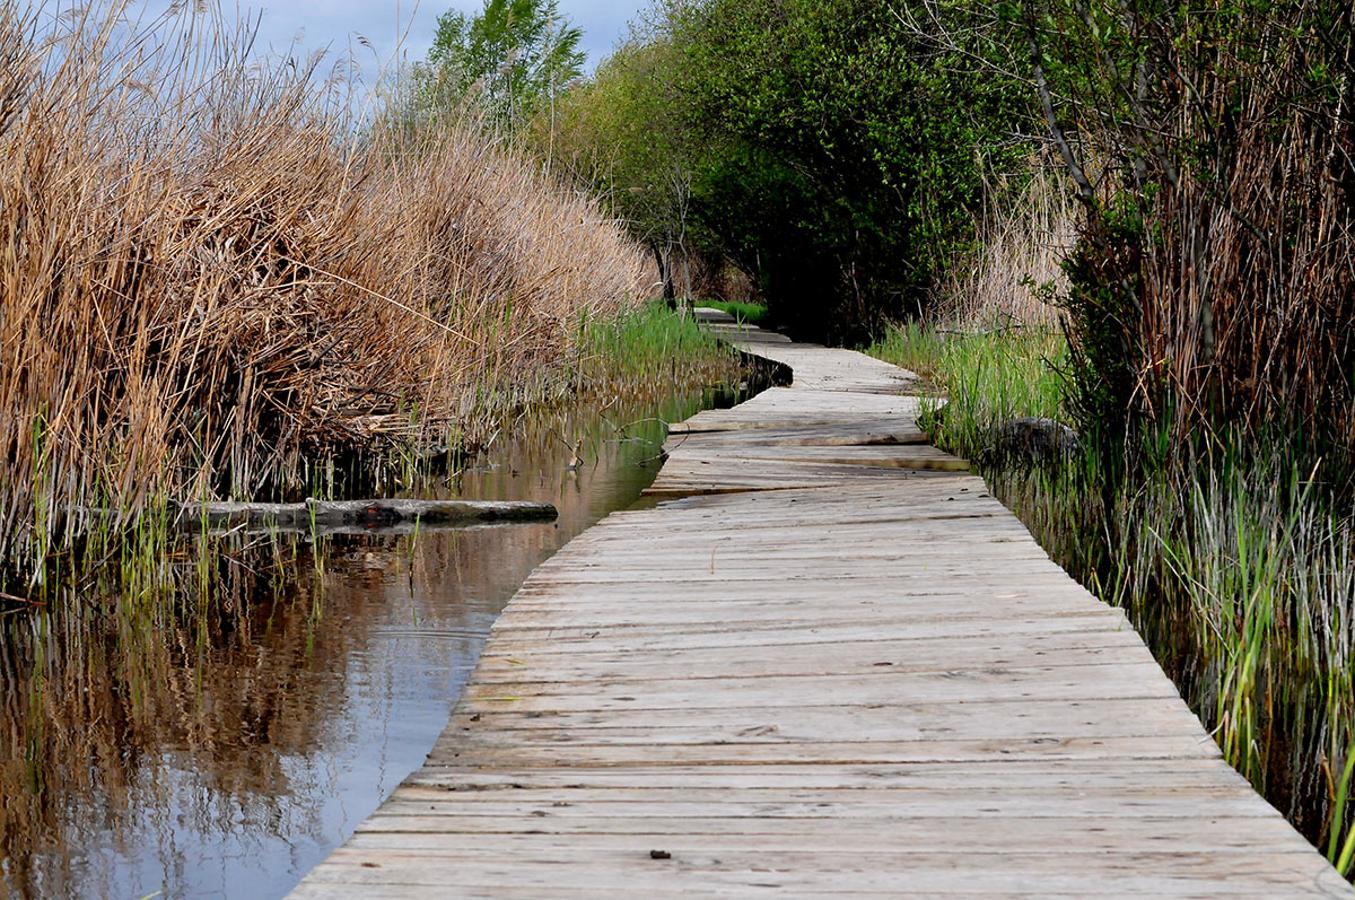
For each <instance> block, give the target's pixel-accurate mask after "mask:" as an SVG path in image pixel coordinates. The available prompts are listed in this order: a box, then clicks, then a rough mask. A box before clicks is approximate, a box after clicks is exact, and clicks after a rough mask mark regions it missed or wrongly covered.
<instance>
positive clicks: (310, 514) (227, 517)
mask: <svg viewBox="0 0 1355 900" xmlns="http://www.w3.org/2000/svg"><path fill="white" fill-rule="evenodd" d="M558 515H559V513H558V512H557V511H556V509H555V507H554V506H552V505H551V504H549V503H535V502H532V501H527V500H399V499H390V500H306V501H304V502H302V503H234V502H221V503H218V502H204V503H186V504H184V505H183V506H182V507H181V508H180V510H179V517H178V520H179V524H180V525H181V526H183V527H185V528H195V527H200V526H203V525H205V526H206V527H208V528H222V527H233V526H239V525H243V526H245V527H246V528H262V527H276V528H283V529H295V528H312V527H315V528H326V529H331V528H336V527H339V526H345V525H349V526H351V525H357V526H366V527H385V526H392V525H398V524H401V523H413V522H419V523H422V524H425V525H469V524H474V523H476V522H548V521H551V520H553V519H555V518H556V516H558Z"/></svg>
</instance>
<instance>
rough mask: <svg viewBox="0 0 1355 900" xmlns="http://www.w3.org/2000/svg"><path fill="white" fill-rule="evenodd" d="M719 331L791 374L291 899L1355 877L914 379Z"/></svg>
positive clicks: (602, 533)
mask: <svg viewBox="0 0 1355 900" xmlns="http://www.w3.org/2000/svg"><path fill="white" fill-rule="evenodd" d="M718 327H719V328H720V329H721V330H722V332H723V333H724V334H725V336H726V337H727V338H728V339H730V340H735V341H739V342H741V343H742V345H743V348H744V349H745V350H746V351H748V352H751V353H756V354H759V355H762V356H765V357H767V358H770V359H774V360H776V361H778V362H782V363H785V364H786V365H788V366H790V367H791V368H792V369H793V370H794V372H795V381H794V383H793V384H792V385H791V386H790V387H789V388H775V389H772V390H769V391H766V392H764V393H763V394H761V395H759V396H758V397H756V398H754V399H752V400H750V401H749V402H747V403H745V404H743V405H741V406H738V407H736V408H734V409H731V410H719V411H714V410H713V411H708V412H703V413H700V414H698V415H696V416H694V417H693V418H692V419H691V420H689V421H688V422H686V423H683V424H681V425H678V426H675V427H674V428H673V430H672V433H671V435H670V437H669V440H668V443H667V447H666V450H667V453H668V460H667V462H666V464H665V465H664V468H663V470H662V471H661V472H660V474H659V476H658V479H657V480H656V481H655V483H654V486H653V487H652V488H651V491H650V492H651V493H652V494H653V495H656V496H658V497H661V498H670V499H666V500H664V501H663V502H660V503H659V504H658V505H657V506H655V507H653V508H647V509H639V508H637V509H634V510H628V511H623V512H618V513H614V514H612V515H611V516H609V517H607V518H606V519H605V520H604V521H603V522H601V523H600V524H598V525H597V526H596V527H594V528H592V529H590V530H589V531H587V532H585V533H584V534H582V535H580V536H579V537H578V538H576V539H575V540H574V541H572V542H571V543H570V544H569V545H568V546H566V547H565V548H564V549H563V550H562V551H560V552H559V553H558V554H556V555H555V556H554V557H553V558H552V559H550V560H549V561H547V562H546V563H544V564H543V565H542V566H540V567H539V568H538V569H537V570H536V571H535V572H534V573H533V574H532V575H531V576H530V577H529V578H528V580H527V582H526V583H525V584H524V585H523V586H522V589H521V590H520V591H519V593H518V594H517V596H516V597H515V598H514V599H513V601H512V602H511V603H510V604H509V605H508V607H507V609H506V610H505V611H504V613H503V615H502V616H501V617H500V619H499V621H498V623H497V624H496V625H495V627H494V630H493V632H492V634H491V636H490V639H489V641H488V644H487V645H486V647H485V650H484V654H483V656H482V658H481V660H480V662H479V665H478V666H477V668H476V670H475V672H474V674H473V675H472V677H471V679H470V683H469V684H468V685H467V687H466V689H465V692H464V694H463V696H462V698H461V701H460V703H459V704H458V705H457V707H456V709H455V711H454V712H453V715H452V717H451V721H450V722H449V724H448V727H447V729H446V731H445V732H444V733H443V735H442V737H441V738H440V739H439V740H438V742H437V745H436V746H435V748H434V749H433V752H432V753H431V754H430V755H429V757H428V760H427V762H426V764H425V765H424V767H423V768H422V769H420V770H419V771H417V772H415V773H414V774H413V775H412V776H411V777H410V778H409V779H408V780H407V781H406V782H405V784H404V785H402V786H401V787H400V788H399V789H397V790H396V791H395V793H394V794H393V795H392V796H391V797H390V798H389V799H388V800H387V801H386V802H385V804H384V805H383V806H382V807H381V808H380V809H379V810H377V812H376V813H375V814H374V815H372V816H371V817H370V818H369V819H367V821H365V822H364V823H363V824H362V825H361V826H360V827H359V829H358V832H357V834H355V835H354V836H353V837H352V839H351V840H349V841H348V843H347V844H345V845H344V846H343V847H342V848H340V849H339V850H337V851H335V853H334V854H333V855H332V856H330V858H329V859H328V860H326V861H325V862H324V863H323V864H321V865H320V866H319V867H317V868H316V869H315V870H314V871H313V872H311V873H310V874H309V875H308V876H307V878H306V879H305V880H304V881H303V882H302V883H301V885H300V886H299V887H298V888H297V889H296V893H295V895H296V896H298V897H347V896H353V897H368V896H390V897H433V896H438V897H443V896H468V897H472V896H474V897H479V896H485V897H515V896H530V897H541V896H561V897H575V896H587V897H596V896H613V895H615V896H632V895H636V894H640V893H643V894H645V895H653V896H662V897H668V896H679V895H688V894H736V895H742V894H766V893H768V892H769V891H776V892H779V893H781V894H788V895H791V896H822V895H836V894H858V895H878V896H898V895H903V894H907V895H916V894H938V895H940V894H945V895H963V894H972V895H983V896H996V895H1007V896H1020V895H1030V896H1035V895H1038V896H1042V897H1058V896H1067V897H1085V896H1088V895H1091V894H1113V895H1125V896H1149V895H1151V896H1179V897H1186V896H1190V897H1205V896H1257V897H1260V896H1267V897H1272V896H1297V895H1313V896H1333V897H1335V896H1345V897H1349V896H1353V895H1355V892H1352V891H1351V889H1350V887H1349V885H1347V884H1346V883H1345V881H1343V880H1342V879H1341V878H1340V877H1339V876H1338V875H1337V874H1336V872H1335V870H1333V869H1332V867H1331V866H1330V865H1328V864H1327V862H1326V861H1325V860H1324V859H1323V858H1322V857H1321V856H1320V855H1319V854H1318V853H1317V852H1316V851H1315V850H1314V849H1313V848H1312V847H1311V846H1310V845H1309V844H1308V843H1307V842H1306V841H1305V840H1304V839H1303V838H1302V837H1301V836H1300V835H1299V834H1298V833H1296V832H1295V831H1294V830H1293V829H1292V828H1291V827H1290V826H1289V825H1288V823H1286V822H1285V820H1284V819H1283V817H1281V816H1280V814H1279V813H1278V812H1276V811H1275V810H1274V809H1273V808H1271V807H1270V806H1269V805H1268V804H1267V803H1266V802H1265V801H1264V800H1263V799H1262V798H1261V797H1259V796H1258V795H1257V794H1256V793H1255V792H1254V791H1253V790H1252V789H1251V787H1250V786H1249V785H1248V784H1247V783H1246V781H1245V780H1244V779H1242V778H1241V777H1240V776H1239V775H1237V773H1235V772H1234V771H1233V770H1232V769H1230V768H1229V767H1228V766H1227V765H1226V764H1225V762H1224V761H1223V759H1222V758H1221V756H1220V755H1219V752H1218V750H1217V748H1216V746H1215V745H1214V743H1213V741H1212V740H1210V738H1209V736H1208V735H1206V734H1205V732H1204V730H1203V728H1201V726H1200V723H1199V722H1198V720H1196V718H1195V717H1194V716H1193V715H1192V714H1191V712H1190V711H1189V709H1187V707H1186V705H1185V704H1184V703H1183V702H1182V700H1181V699H1180V697H1179V695H1178V694H1177V692H1176V690H1175V689H1174V687H1173V686H1172V684H1171V683H1170V681H1169V680H1168V679H1167V678H1166V677H1165V676H1164V675H1163V673H1162V670H1161V669H1160V667H1158V665H1157V663H1156V662H1154V660H1153V658H1152V656H1151V655H1150V654H1149V652H1148V650H1147V648H1146V647H1145V646H1144V644H1143V642H1142V641H1141V640H1140V639H1139V637H1138V635H1136V634H1135V633H1134V631H1133V629H1132V628H1131V627H1130V626H1129V625H1128V624H1127V622H1126V621H1125V618H1124V616H1123V614H1122V613H1121V612H1120V611H1119V610H1116V609H1111V608H1109V607H1106V606H1104V605H1103V604H1101V603H1099V602H1098V601H1097V600H1095V599H1094V598H1093V597H1092V596H1091V595H1090V594H1088V593H1087V592H1086V591H1085V590H1083V589H1082V588H1081V587H1080V586H1078V585H1077V584H1076V583H1075V582H1073V580H1072V579H1070V578H1069V577H1068V576H1067V574H1065V573H1064V572H1063V571H1062V570H1061V569H1060V568H1059V567H1058V566H1057V565H1055V564H1054V563H1053V562H1051V561H1050V560H1049V558H1048V556H1046V555H1045V553H1044V552H1043V551H1042V550H1041V549H1040V548H1039V546H1038V545H1037V544H1036V543H1035V542H1034V540H1033V539H1032V538H1031V537H1030V535H1029V533H1028V532H1027V531H1026V529H1025V528H1024V527H1022V525H1021V524H1020V523H1019V522H1018V521H1017V520H1016V518H1015V517H1014V516H1012V515H1011V514H1010V513H1009V512H1008V511H1007V510H1006V509H1004V508H1003V507H1002V506H1001V505H1000V504H999V503H998V502H997V501H996V500H994V499H993V498H992V497H991V496H990V495H989V494H988V492H987V490H986V488H985V487H984V484H983V482H982V481H981V480H980V479H978V478H977V477H974V476H972V475H970V474H968V473H967V471H966V470H967V466H966V465H965V463H964V461H963V460H957V459H955V458H954V457H950V456H948V455H946V454H944V453H942V452H940V451H938V450H936V449H935V448H933V447H930V446H927V445H926V443H925V438H924V436H923V435H922V432H921V431H920V430H919V429H918V427H917V414H918V401H917V399H916V398H915V397H910V396H906V395H905V394H904V393H903V392H906V391H908V390H910V389H913V388H914V386H915V384H916V379H915V378H914V377H913V376H912V375H911V373H908V372H904V371H903V370H901V369H897V368H895V367H893V366H888V365H886V364H884V363H882V362H879V361H877V360H873V359H870V358H868V357H865V356H862V355H861V354H858V353H850V352H846V351H840V350H829V349H825V348H822V347H815V346H809V345H802V344H794V343H789V342H785V341H784V340H781V339H778V338H777V337H775V336H772V335H769V334H766V333H757V332H756V331H749V330H748V329H746V328H744V327H743V326H738V325H735V324H734V323H732V322H725V323H723V324H721V325H719V326H718Z"/></svg>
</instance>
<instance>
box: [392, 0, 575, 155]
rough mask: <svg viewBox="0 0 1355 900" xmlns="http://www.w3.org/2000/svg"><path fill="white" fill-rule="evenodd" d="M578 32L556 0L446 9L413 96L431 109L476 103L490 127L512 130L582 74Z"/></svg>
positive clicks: (489, 0) (492, 1)
mask: <svg viewBox="0 0 1355 900" xmlns="http://www.w3.org/2000/svg"><path fill="white" fill-rule="evenodd" d="M581 38H582V32H580V30H579V29H578V28H576V27H574V26H573V25H571V24H570V23H569V21H568V20H567V19H565V18H564V17H562V16H561V15H560V11H559V4H558V0H485V5H484V9H482V10H481V11H480V12H479V13H478V14H476V15H474V16H469V17H468V16H467V15H466V14H465V13H462V12H459V11H456V10H450V11H448V12H446V13H443V15H441V16H440V17H439V18H438V24H437V32H436V34H435V36H434V38H433V48H432V50H430V51H429V53H428V59H427V61H426V62H424V63H423V64H422V65H420V66H419V67H418V69H417V70H416V82H417V85H418V87H417V89H416V100H417V102H418V104H419V105H420V106H422V107H424V108H425V109H426V110H428V111H431V112H432V113H434V114H437V113H441V112H445V111H447V110H448V109H451V108H456V107H458V106H461V105H463V104H466V103H467V102H471V103H477V104H479V105H480V107H481V108H482V109H483V110H484V112H485V114H486V116H487V119H488V122H489V124H490V125H492V126H494V127H498V128H501V129H503V130H505V131H506V132H508V133H515V132H517V131H519V130H520V129H521V128H522V126H523V124H524V123H526V122H528V121H530V120H531V119H532V117H533V116H535V115H537V113H538V112H539V111H540V110H542V109H547V110H548V109H550V108H551V107H552V106H553V104H554V103H555V102H556V101H557V99H558V98H559V96H560V94H561V93H562V92H563V91H564V89H565V88H566V87H567V86H568V85H569V84H570V83H571V82H573V81H575V80H576V79H577V78H578V77H579V76H580V75H581V74H582V72H583V64H584V58H585V57H584V53H583V51H582V50H580V49H579V42H580V39H581Z"/></svg>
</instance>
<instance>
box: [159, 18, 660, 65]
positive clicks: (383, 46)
mask: <svg viewBox="0 0 1355 900" xmlns="http://www.w3.org/2000/svg"><path fill="white" fill-rule="evenodd" d="M641 2H642V0H560V12H561V13H563V14H564V15H565V16H566V17H567V18H569V20H570V21H572V22H573V23H574V25H576V26H578V27H579V28H581V29H582V30H583V48H584V50H585V51H587V53H588V64H587V68H588V70H589V71H591V70H592V68H593V67H594V66H596V65H597V63H598V61H599V60H601V59H602V58H603V57H604V56H606V55H607V54H608V52H610V50H611V48H612V46H613V45H614V44H615V43H616V41H617V39H618V38H619V37H620V36H621V35H622V34H623V33H624V32H625V29H626V23H627V22H629V21H630V20H631V19H632V18H634V17H635V16H636V15H637V13H638V12H639V10H640V7H641ZM167 5H168V2H167V0H160V2H158V3H157V2H153V0H146V2H144V7H145V8H147V9H155V8H156V7H160V8H164V7H165V6H167ZM227 5H228V4H226V3H223V6H227ZM239 6H240V9H241V11H242V12H245V11H249V12H251V13H252V14H253V15H260V16H261V18H260V22H259V42H260V44H261V45H262V46H263V47H264V48H268V47H271V48H272V49H273V50H274V51H276V52H278V53H282V52H285V51H287V49H288V48H289V47H290V46H291V45H292V42H293V39H297V38H299V41H300V44H301V46H302V47H304V48H305V49H307V50H316V49H320V48H323V47H330V48H332V49H333V50H334V51H337V52H338V53H347V52H348V47H349V46H350V45H351V46H352V47H353V48H354V49H355V50H356V51H358V54H357V58H358V61H359V62H360V64H361V65H362V68H363V72H364V76H370V75H371V74H372V73H375V72H376V71H377V70H378V65H377V63H376V60H377V59H378V58H379V59H380V60H381V61H383V62H384V61H386V60H388V59H390V58H391V56H392V54H393V53H394V52H395V49H396V47H397V45H398V44H397V35H399V34H401V33H406V34H407V37H406V38H405V40H404V43H403V47H402V49H403V55H404V56H405V58H406V59H407V60H408V61H410V62H414V61H417V60H420V59H423V57H424V56H425V54H427V52H428V48H429V47H430V46H431V45H432V42H433V31H434V28H435V27H436V22H437V18H438V16H440V15H441V14H442V13H444V12H446V11H447V10H449V9H459V10H461V11H462V12H466V13H474V12H477V11H479V10H480V9H481V8H482V7H483V0H420V2H416V0H239ZM358 35H361V36H362V37H364V38H366V39H367V40H368V41H369V42H370V43H371V44H372V47H373V49H374V50H375V54H374V53H373V52H372V50H367V49H365V48H363V47H361V46H359V43H358V40H357V36H358Z"/></svg>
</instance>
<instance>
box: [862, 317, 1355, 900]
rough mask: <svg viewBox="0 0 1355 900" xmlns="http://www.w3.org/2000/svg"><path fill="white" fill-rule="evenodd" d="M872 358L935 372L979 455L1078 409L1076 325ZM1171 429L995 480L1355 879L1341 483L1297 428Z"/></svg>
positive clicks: (1351, 664) (958, 435) (923, 332)
mask: <svg viewBox="0 0 1355 900" xmlns="http://www.w3.org/2000/svg"><path fill="white" fill-rule="evenodd" d="M871 352H872V353H874V354H875V355H878V356H881V357H882V358H885V359H888V360H890V361H892V362H897V363H899V364H901V365H906V366H908V367H910V368H913V369H915V370H917V371H923V372H929V373H931V377H932V378H933V379H934V380H935V382H936V384H937V386H938V387H939V388H940V389H942V390H943V391H944V393H945V394H946V396H947V398H948V402H947V403H946V405H945V409H944V412H942V413H941V415H940V416H939V418H937V419H935V420H933V422H932V425H933V427H934V429H935V436H936V439H937V440H938V442H939V443H941V444H942V445H943V446H945V447H946V448H947V449H949V450H952V451H953V452H956V453H959V454H962V455H964V456H966V457H969V458H971V459H979V460H982V459H984V458H985V456H984V454H983V452H982V451H983V449H984V447H985V446H987V445H988V443H989V442H990V440H991V435H992V431H993V428H994V427H995V426H996V425H998V424H1000V423H1001V422H1003V421H1005V420H1007V419H1009V418H1012V417H1015V416H1049V417H1052V418H1056V419H1062V420H1064V421H1067V420H1068V419H1069V416H1068V413H1067V410H1066V409H1064V407H1063V405H1062V403H1061V396H1062V390H1061V388H1062V380H1061V376H1060V375H1059V374H1058V370H1059V369H1060V368H1061V367H1062V365H1063V363H1064V361H1065V360H1066V353H1067V350H1066V346H1065V344H1064V339H1063V337H1062V336H1061V335H1060V334H1057V333H1053V332H1043V333H1041V332H1038V331H1034V332H1025V331H1021V330H1010V331H1005V332H990V333H976V334H958V333H957V334H939V333H937V332H935V331H930V330H927V329H926V328H919V327H917V326H909V327H905V328H900V329H898V330H896V331H895V332H893V333H892V334H890V335H889V336H888V337H887V338H886V339H885V340H883V341H881V342H880V343H878V344H876V345H875V346H874V347H873V348H871ZM935 402H936V403H940V402H941V401H939V400H938V401H935ZM1167 427H1168V426H1164V427H1163V429H1162V431H1161V433H1148V434H1145V435H1144V436H1142V437H1140V438H1139V443H1138V445H1137V446H1135V447H1134V448H1133V452H1132V453H1127V454H1126V455H1125V458H1124V459H1111V460H1107V459H1103V458H1101V457H1099V456H1098V455H1097V453H1096V451H1095V450H1094V449H1093V448H1092V447H1090V446H1085V447H1084V448H1083V449H1082V451H1081V452H1080V453H1078V454H1076V455H1074V456H1073V457H1072V458H1070V459H1068V460H1066V461H1065V462H1064V463H1063V464H1062V465H1059V466H1054V467H1046V468H1026V467H1014V466H1010V465H1006V466H1004V467H1001V468H994V467H987V468H985V469H984V470H983V473H982V474H983V475H984V476H985V478H986V479H987V481H988V482H989V484H990V485H991V486H992V489H993V491H994V494H995V496H997V497H999V498H1000V499H1002V501H1003V502H1004V503H1006V504H1007V505H1008V506H1009V507H1011V508H1012V509H1013V510H1014V511H1015V512H1016V513H1017V514H1018V515H1019V516H1020V517H1021V519H1022V521H1023V522H1025V524H1026V525H1027V527H1029V528H1030V529H1031V531H1032V532H1033V533H1034V535H1035V537H1036V538H1037V539H1038V540H1039V541H1040V543H1041V545H1042V546H1044V547H1045V548H1046V550H1048V551H1049V552H1050V554H1051V556H1053V558H1054V559H1055V560H1056V561H1057V562H1059V564H1060V565H1062V566H1064V567H1065V568H1066V569H1068V571H1069V572H1070V573H1071V574H1073V575H1074V576H1075V577H1076V578H1078V579H1079V580H1080V581H1081V582H1082V583H1083V584H1085V585H1087V586H1088V588H1089V589H1091V590H1092V591H1093V592H1094V593H1096V594H1097V595H1098V596H1100V597H1101V598H1102V599H1104V600H1106V601H1107V602H1110V603H1113V604H1116V605H1119V606H1123V607H1124V608H1125V609H1126V611H1127V613H1128V614H1129V616H1130V618H1131V620H1132V621H1133V622H1134V624H1135V626H1136V627H1137V628H1138V629H1139V631H1140V633H1142V634H1143V636H1144V638H1145V640H1147V641H1148V643H1149V645H1150V647H1151V648H1152V649H1153V652H1154V655H1155V656H1156V657H1157V658H1158V660H1159V661H1160V662H1161V663H1162V664H1163V667H1164V668H1165V669H1166V670H1167V672H1168V674H1169V675H1171V676H1172V678H1173V679H1174V681H1175V682H1176V684H1177V685H1178V687H1179V688H1180V689H1181V691H1182V694H1183V696H1184V697H1185V698H1186V700H1187V701H1188V702H1189V703H1190V705H1191V706H1192V708H1193V709H1194V710H1195V711H1196V713H1197V714H1198V715H1199V716H1200V718H1201V720H1202V721H1203V722H1204V724H1205V726H1206V728H1208V729H1209V730H1210V731H1211V732H1212V733H1213V735H1214V737H1215V739H1216V740H1217V741H1218V743H1219V746H1220V747H1221V749H1222V750H1223V752H1224V755H1225V756H1226V758H1227V759H1228V761H1229V762H1230V763H1231V764H1232V765H1233V766H1234V767H1236V768H1237V769H1238V770H1239V771H1240V772H1242V773H1243V774H1244V775H1246V776H1247V778H1249V779H1250V780H1251V781H1252V783H1253V784H1254V785H1256V787H1257V789H1258V790H1260V791H1261V792H1262V793H1264V794H1265V795H1266V797H1267V798H1268V799H1269V800H1270V801H1271V802H1272V803H1274V804H1275V805H1276V806H1277V807H1278V808H1279V809H1280V810H1281V811H1283V812H1284V813H1286V815H1287V816H1288V817H1289V818H1290V820H1291V821H1293V822H1294V824H1295V825H1296V826H1297V827H1298V828H1299V829H1300V830H1301V831H1302V832H1303V833H1304V834H1306V835H1307V836H1308V837H1309V838H1310V839H1311V840H1313V841H1314V842H1315V843H1316V844H1317V845H1318V846H1319V847H1320V849H1322V850H1323V851H1324V852H1326V853H1327V854H1328V856H1329V858H1330V859H1331V860H1332V862H1333V863H1335V864H1336V865H1337V867H1338V868H1339V869H1340V870H1341V871H1342V873H1343V874H1345V875H1347V876H1350V875H1351V874H1352V869H1355V828H1352V817H1353V816H1355V806H1353V805H1352V803H1351V788H1352V784H1351V782H1352V778H1353V777H1355V752H1352V751H1353V750H1355V746H1353V744H1352V742H1353V741H1355V549H1353V548H1355V534H1353V533H1352V523H1351V519H1350V517H1349V515H1348V506H1343V505H1342V503H1341V497H1342V496H1344V494H1343V493H1342V490H1341V487H1342V484H1343V480H1342V479H1340V478H1338V475H1339V474H1340V473H1338V472H1335V471H1332V472H1328V471H1325V470H1324V468H1323V466H1322V465H1321V464H1319V465H1318V466H1317V467H1316V469H1314V468H1313V467H1312V466H1309V465H1307V464H1304V463H1301V462H1299V460H1300V459H1302V454H1301V453H1299V452H1296V449H1295V447H1294V446H1293V444H1292V442H1291V441H1290V440H1289V438H1288V436H1286V435H1280V434H1276V435H1272V436H1270V437H1268V438H1265V439H1262V440H1260V441H1258V440H1256V439H1254V438H1253V439H1251V440H1243V439H1241V438H1239V437H1238V436H1236V435H1233V434H1230V433H1226V432H1224V433H1216V434H1209V435H1200V436H1198V440H1196V441H1194V442H1193V443H1191V444H1189V445H1186V446H1181V445H1177V444H1174V443H1173V442H1171V441H1170V440H1169V439H1168V437H1167ZM1088 443H1089V444H1090V443H1091V442H1088Z"/></svg>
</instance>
